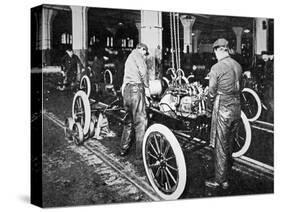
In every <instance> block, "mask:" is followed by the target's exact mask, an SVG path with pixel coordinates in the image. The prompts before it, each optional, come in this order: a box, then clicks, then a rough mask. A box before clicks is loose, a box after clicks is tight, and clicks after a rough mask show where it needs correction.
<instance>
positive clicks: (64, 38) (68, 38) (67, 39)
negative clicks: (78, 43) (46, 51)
mask: <svg viewBox="0 0 281 212" xmlns="http://www.w3.org/2000/svg"><path fill="white" fill-rule="evenodd" d="M61 44H72V35H71V34H70V33H63V34H62V35H61Z"/></svg>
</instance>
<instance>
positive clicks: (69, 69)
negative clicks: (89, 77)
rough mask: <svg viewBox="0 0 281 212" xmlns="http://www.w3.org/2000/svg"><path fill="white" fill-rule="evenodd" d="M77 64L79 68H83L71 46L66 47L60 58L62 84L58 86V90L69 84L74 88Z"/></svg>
mask: <svg viewBox="0 0 281 212" xmlns="http://www.w3.org/2000/svg"><path fill="white" fill-rule="evenodd" d="M77 65H80V68H84V66H83V64H82V63H81V61H80V59H79V57H78V56H77V55H75V54H74V53H73V50H72V49H71V48H68V49H66V54H65V56H63V58H62V60H61V66H62V72H63V76H64V77H65V78H64V82H63V86H62V87H60V88H59V89H60V90H64V89H65V85H70V87H71V88H74V87H75V86H76V84H77Z"/></svg>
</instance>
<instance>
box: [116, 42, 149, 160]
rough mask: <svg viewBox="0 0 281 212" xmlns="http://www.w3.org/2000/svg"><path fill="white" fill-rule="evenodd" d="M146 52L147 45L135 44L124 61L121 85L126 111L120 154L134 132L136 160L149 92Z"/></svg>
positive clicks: (139, 158) (139, 150)
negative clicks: (134, 47)
mask: <svg viewBox="0 0 281 212" xmlns="http://www.w3.org/2000/svg"><path fill="white" fill-rule="evenodd" d="M147 54H148V47H147V45H145V44H143V43H140V44H138V45H137V46H136V49H134V50H133V51H132V52H131V53H130V55H129V56H128V58H127V60H126V62H125V71H124V78H123V85H122V94H123V101H124V102H123V103H124V109H125V110H126V112H127V113H128V115H127V117H126V119H125V124H124V128H123V133H122V138H121V151H120V155H121V156H125V155H126V154H127V153H128V151H129V148H130V147H131V144H132V135H133V132H135V143H136V160H138V161H140V160H141V157H142V154H141V149H142V141H143V137H144V134H145V130H146V126H147V116H146V100H145V98H146V97H145V95H147V96H150V94H149V90H148V87H149V80H148V73H147V66H146V63H145V56H146V55H147Z"/></svg>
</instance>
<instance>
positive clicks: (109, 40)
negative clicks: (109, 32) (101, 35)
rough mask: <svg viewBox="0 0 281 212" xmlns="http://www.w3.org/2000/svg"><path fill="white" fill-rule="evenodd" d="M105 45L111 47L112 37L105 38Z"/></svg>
mask: <svg viewBox="0 0 281 212" xmlns="http://www.w3.org/2000/svg"><path fill="white" fill-rule="evenodd" d="M106 46H107V47H113V37H107V38H106Z"/></svg>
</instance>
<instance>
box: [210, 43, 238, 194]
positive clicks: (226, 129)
mask: <svg viewBox="0 0 281 212" xmlns="http://www.w3.org/2000/svg"><path fill="white" fill-rule="evenodd" d="M213 50H214V53H215V55H216V58H217V60H218V61H217V63H216V64H215V65H213V66H212V68H211V71H210V73H209V94H208V104H207V105H208V108H209V110H212V123H211V134H210V145H211V146H212V147H213V148H214V163H215V165H214V167H215V176H214V178H213V179H210V180H206V181H205V185H206V186H207V187H211V188H215V189H217V188H220V189H227V188H228V187H229V174H230V170H231V164H232V161H231V160H232V146H233V140H234V137H235V132H237V129H238V123H239V119H240V115H241V106H240V79H241V73H242V68H241V66H240V64H239V63H238V62H236V61H235V60H234V59H232V58H231V57H230V56H229V48H228V41H227V40H226V39H224V38H220V39H218V40H216V41H215V42H214V44H213Z"/></svg>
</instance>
